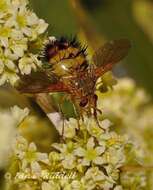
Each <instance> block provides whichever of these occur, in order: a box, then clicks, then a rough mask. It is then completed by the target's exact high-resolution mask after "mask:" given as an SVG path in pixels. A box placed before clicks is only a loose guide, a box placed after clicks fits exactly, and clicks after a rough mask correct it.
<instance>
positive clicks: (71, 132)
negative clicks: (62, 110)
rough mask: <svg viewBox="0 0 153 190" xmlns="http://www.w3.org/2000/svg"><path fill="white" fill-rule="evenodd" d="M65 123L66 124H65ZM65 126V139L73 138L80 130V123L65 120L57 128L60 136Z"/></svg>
mask: <svg viewBox="0 0 153 190" xmlns="http://www.w3.org/2000/svg"><path fill="white" fill-rule="evenodd" d="M63 122H64V123H63ZM63 125H64V134H63V136H64V137H65V138H71V139H72V138H73V137H75V134H76V129H77V128H78V123H77V122H76V119H74V118H70V119H69V120H64V121H61V122H60V123H59V126H58V127H57V130H58V131H59V133H60V134H62V130H63Z"/></svg>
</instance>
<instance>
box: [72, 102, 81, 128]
mask: <svg viewBox="0 0 153 190" xmlns="http://www.w3.org/2000/svg"><path fill="white" fill-rule="evenodd" d="M73 109H74V113H75V115H76V119H77V123H78V130H80V122H79V121H80V114H79V113H78V110H77V108H76V105H75V104H74V103H73Z"/></svg>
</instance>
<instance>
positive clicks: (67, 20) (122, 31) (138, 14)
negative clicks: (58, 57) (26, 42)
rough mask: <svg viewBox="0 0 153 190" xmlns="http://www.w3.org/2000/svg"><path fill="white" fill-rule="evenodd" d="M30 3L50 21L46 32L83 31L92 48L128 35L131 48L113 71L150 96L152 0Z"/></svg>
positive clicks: (152, 83) (152, 84)
mask: <svg viewBox="0 0 153 190" xmlns="http://www.w3.org/2000/svg"><path fill="white" fill-rule="evenodd" d="M31 6H32V8H33V9H34V10H35V11H36V13H37V14H38V15H39V16H40V17H42V18H43V19H45V20H46V21H47V22H48V23H49V24H50V26H49V35H54V36H61V35H66V36H71V35H75V34H80V33H81V34H82V33H83V34H85V36H86V39H87V41H88V44H89V45H91V46H92V48H93V49H96V48H98V46H100V44H102V43H103V42H104V40H110V39H118V38H128V39H129V40H130V41H131V43H132V49H131V51H130V53H129V56H128V57H127V58H126V59H125V60H124V61H123V63H122V64H119V65H118V66H117V67H116V68H115V73H116V75H117V76H131V77H132V78H134V79H135V80H136V81H137V84H138V85H139V86H143V87H145V88H146V89H147V91H148V92H149V93H150V94H151V95H152V96H153V1H152V0H80V1H79V0H56V1H55V0H43V1H40V0H39V1H38V0H32V1H31ZM96 46H97V47H96Z"/></svg>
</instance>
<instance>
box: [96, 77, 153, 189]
mask: <svg viewBox="0 0 153 190" xmlns="http://www.w3.org/2000/svg"><path fill="white" fill-rule="evenodd" d="M98 107H99V108H100V109H102V110H103V116H102V119H104V118H108V119H109V120H110V121H111V122H112V123H113V129H114V130H116V131H117V132H118V133H119V134H127V135H128V136H129V138H130V139H131V141H132V142H133V143H134V144H135V147H136V149H135V151H134V152H133V156H134V155H137V161H138V162H139V163H140V164H143V165H145V166H146V168H149V167H150V168H152V165H153V159H152V158H153V142H152V140H151V139H152V135H153V117H152V113H153V104H152V102H151V98H150V97H149V95H148V94H147V93H146V92H145V91H144V90H143V89H141V88H138V87H137V86H136V84H135V82H134V81H133V80H132V79H129V78H124V79H120V80H119V81H118V84H117V85H116V86H115V87H114V90H113V91H109V92H107V93H106V94H99V100H98ZM110 108H111V109H110ZM134 157H135V156H134ZM134 157H133V158H134ZM129 162H134V159H132V160H131V159H130V160H129ZM151 171H152V169H150V171H149V172H148V174H147V175H148V177H147V181H148V182H147V184H149V187H150V189H152V188H153V183H152V176H153V172H151ZM140 173H141V171H140ZM143 174H144V173H143V172H142V173H141V176H143ZM127 176H130V177H132V178H131V179H132V181H133V184H137V183H138V181H139V177H138V176H135V175H133V173H129V172H128V173H127V175H126V177H125V176H124V177H123V179H126V180H123V181H124V182H125V181H128V182H129V181H131V180H130V179H128V177H127ZM142 181H143V180H142ZM128 186H131V185H130V183H126V187H128ZM149 187H148V189H149Z"/></svg>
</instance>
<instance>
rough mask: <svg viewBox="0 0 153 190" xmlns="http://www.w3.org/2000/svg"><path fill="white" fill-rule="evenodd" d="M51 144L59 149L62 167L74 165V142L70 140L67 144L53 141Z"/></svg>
mask: <svg viewBox="0 0 153 190" xmlns="http://www.w3.org/2000/svg"><path fill="white" fill-rule="evenodd" d="M52 146H53V147H54V148H55V149H56V150H59V151H60V158H61V161H62V165H63V167H64V168H66V169H72V168H74V167H76V158H75V155H73V150H74V144H73V143H72V142H69V143H68V144H67V145H66V144H57V143H54V144H53V145H52Z"/></svg>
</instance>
